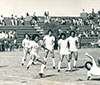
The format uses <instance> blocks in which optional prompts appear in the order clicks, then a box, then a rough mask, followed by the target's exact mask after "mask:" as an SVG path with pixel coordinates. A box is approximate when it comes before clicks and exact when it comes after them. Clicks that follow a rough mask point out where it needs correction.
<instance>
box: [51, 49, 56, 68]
mask: <svg viewBox="0 0 100 85" xmlns="http://www.w3.org/2000/svg"><path fill="white" fill-rule="evenodd" d="M51 56H52V63H53V69H55V56H54V50H53V51H52V52H51Z"/></svg>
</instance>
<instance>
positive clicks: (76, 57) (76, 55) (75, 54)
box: [73, 51, 78, 68]
mask: <svg viewBox="0 0 100 85" xmlns="http://www.w3.org/2000/svg"><path fill="white" fill-rule="evenodd" d="M73 55H74V58H75V60H74V65H73V67H74V68H76V63H77V60H78V52H77V51H76V52H73Z"/></svg>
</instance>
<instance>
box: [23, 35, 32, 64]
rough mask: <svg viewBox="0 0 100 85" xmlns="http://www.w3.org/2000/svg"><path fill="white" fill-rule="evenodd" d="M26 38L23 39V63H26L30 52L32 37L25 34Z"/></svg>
mask: <svg viewBox="0 0 100 85" xmlns="http://www.w3.org/2000/svg"><path fill="white" fill-rule="evenodd" d="M24 37H25V38H24V40H23V41H22V46H23V51H24V56H23V57H22V65H24V61H26V58H27V55H28V54H29V50H30V49H29V45H30V39H29V34H27V33H26V34H25V35H24Z"/></svg>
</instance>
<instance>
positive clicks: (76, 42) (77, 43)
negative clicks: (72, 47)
mask: <svg viewBox="0 0 100 85" xmlns="http://www.w3.org/2000/svg"><path fill="white" fill-rule="evenodd" d="M75 44H76V47H77V49H78V45H79V40H78V38H77V39H76V41H75Z"/></svg>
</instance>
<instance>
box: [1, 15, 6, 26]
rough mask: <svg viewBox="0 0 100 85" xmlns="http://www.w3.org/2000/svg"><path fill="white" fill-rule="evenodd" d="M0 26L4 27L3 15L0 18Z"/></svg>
mask: <svg viewBox="0 0 100 85" xmlns="http://www.w3.org/2000/svg"><path fill="white" fill-rule="evenodd" d="M0 25H1V26H4V25H6V23H5V20H4V17H3V15H1V17H0Z"/></svg>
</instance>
